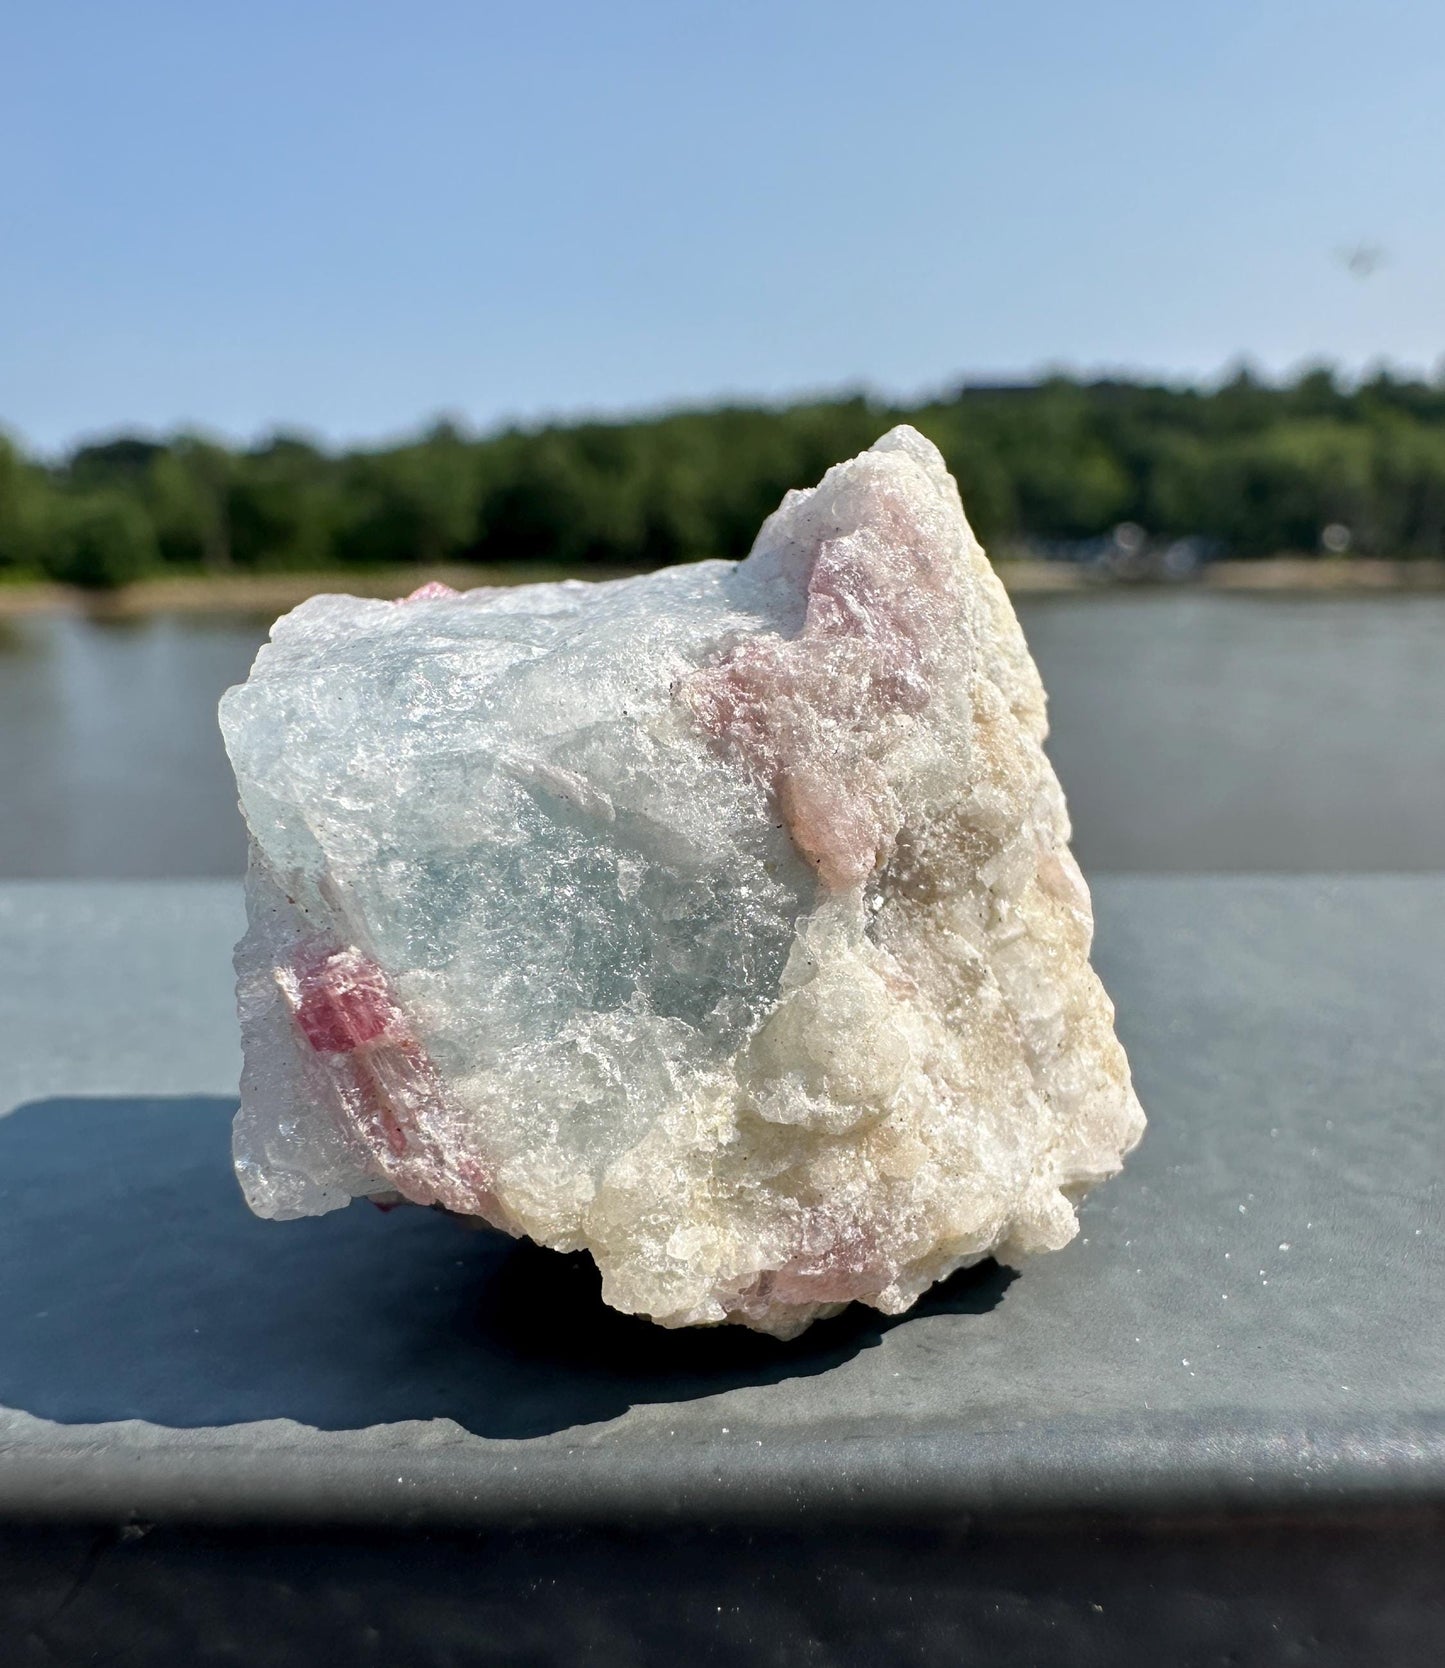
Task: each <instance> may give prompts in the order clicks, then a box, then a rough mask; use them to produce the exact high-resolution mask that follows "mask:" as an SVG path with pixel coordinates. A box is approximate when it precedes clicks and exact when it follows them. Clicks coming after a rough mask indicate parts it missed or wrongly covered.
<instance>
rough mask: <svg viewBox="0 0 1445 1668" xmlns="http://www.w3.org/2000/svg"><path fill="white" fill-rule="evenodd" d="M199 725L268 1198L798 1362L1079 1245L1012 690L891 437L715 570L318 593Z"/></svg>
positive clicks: (1077, 996)
mask: <svg viewBox="0 0 1445 1668" xmlns="http://www.w3.org/2000/svg"><path fill="white" fill-rule="evenodd" d="M222 723H223V728H224V731H225V736H226V743H227V746H228V748H229V750H230V754H231V758H232V760H233V761H234V764H235V767H236V775H237V778H238V780H239V783H240V790H241V803H242V808H243V810H244V812H245V816H246V820H247V823H248V824H249V826H250V831H251V842H252V843H251V865H250V875H249V881H248V901H249V910H250V930H249V932H248V933H247V935H246V937H245V939H244V940H243V941H242V943H241V945H240V947H239V949H238V951H237V970H238V975H239V997H240V1009H241V1018H242V1024H243V1029H244V1039H245V1055H246V1065H245V1076H244V1080H243V1084H242V1105H241V1111H240V1113H239V1115H238V1117H237V1120H236V1164H237V1169H238V1171H239V1174H240V1177H241V1181H242V1184H243V1186H244V1188H245V1191H246V1196H247V1198H248V1199H249V1201H250V1203H251V1205H252V1208H253V1209H255V1210H256V1211H258V1212H259V1213H260V1214H261V1215H263V1216H271V1217H294V1216H301V1215H307V1214H312V1213H317V1212H321V1211H327V1210H333V1209H335V1208H336V1207H337V1206H339V1205H343V1204H345V1203H346V1202H347V1201H348V1200H349V1199H351V1198H353V1197H358V1196H371V1197H373V1198H390V1199H394V1198H396V1197H397V1196H400V1197H401V1198H404V1199H409V1200H413V1201H415V1202H417V1203H419V1204H438V1205H441V1206H444V1207H445V1208H446V1209H447V1210H449V1211H454V1212H457V1213H459V1214H461V1215H463V1216H467V1217H474V1218H481V1219H484V1220H485V1221H487V1222H489V1223H491V1224H493V1225H494V1226H495V1227H497V1228H500V1229H502V1230H504V1231H505V1232H507V1233H510V1234H518V1235H522V1234H525V1235H529V1236H530V1237H531V1238H532V1239H534V1240H537V1241H539V1242H540V1243H542V1244H544V1245H550V1246H555V1247H558V1248H559V1249H569V1250H570V1249H576V1248H584V1249H586V1250H587V1251H589V1252H590V1253H591V1254H592V1256H593V1257H594V1258H595V1259H596V1261H597V1264H598V1266H599V1267H600V1269H601V1271H602V1289H603V1295H604V1297H605V1298H606V1300H607V1301H608V1302H609V1303H611V1304H613V1305H615V1306H616V1307H617V1308H620V1309H625V1310H629V1311H632V1312H635V1313H638V1314H643V1315H649V1316H651V1317H652V1318H653V1319H654V1320H656V1321H659V1322H661V1323H662V1324H664V1325H667V1326H685V1325H699V1324H707V1323H711V1322H718V1321H739V1322H742V1323H744V1324H746V1325H748V1326H752V1327H756V1328H759V1329H760V1330H763V1331H767V1332H773V1333H776V1334H779V1335H780V1336H790V1335H792V1334H794V1333H796V1332H798V1331H801V1330H802V1328H803V1327H805V1326H806V1325H807V1324H808V1323H809V1322H810V1321H811V1320H813V1319H814V1318H816V1317H817V1316H819V1315H823V1314H828V1313H831V1312H833V1311H835V1310H837V1309H839V1308H840V1307H842V1306H843V1305H844V1304H846V1303H848V1302H850V1301H853V1300H861V1301H862V1302H865V1303H870V1304H873V1305H874V1306H876V1307H877V1308H879V1309H882V1310H885V1311H887V1312H888V1313H897V1312H899V1311H901V1310H903V1309H905V1308H906V1307H907V1306H908V1305H909V1304H910V1303H912V1302H913V1301H914V1299H915V1298H917V1297H918V1295H919V1294H920V1293H921V1292H923V1291H924V1290H925V1289H926V1288H927V1287H928V1286H930V1285H931V1284H932V1283H933V1282H934V1281H936V1280H938V1279H941V1278H942V1277H943V1276H944V1275H946V1274H948V1273H950V1272H951V1271H952V1270H954V1269H956V1268H959V1267H960V1266H963V1265H966V1264H969V1263H973V1262H976V1261H978V1260H979V1259H980V1258H983V1257H985V1256H988V1255H990V1254H994V1255H997V1256H1000V1257H1004V1258H1007V1259H1010V1260H1012V1259H1016V1258H1018V1257H1021V1256H1024V1255H1027V1254H1030V1253H1033V1252H1037V1251H1045V1250H1051V1249H1054V1248H1056V1247H1058V1246H1061V1245H1063V1244H1065V1243H1066V1242H1067V1241H1068V1240H1069V1239H1071V1238H1072V1237H1073V1235H1074V1234H1075V1232H1076V1231H1077V1221H1076V1218H1075V1212H1074V1205H1075V1202H1076V1201H1077V1200H1078V1199H1079V1197H1080V1196H1081V1195H1082V1193H1083V1192H1084V1191H1085V1189H1087V1188H1088V1187H1090V1186H1092V1184H1093V1183H1095V1182H1097V1181H1099V1180H1101V1179H1102V1178H1104V1177H1106V1176H1108V1175H1110V1174H1112V1173H1113V1172H1114V1171H1116V1170H1117V1169H1118V1168H1119V1165H1120V1162H1121V1160H1122V1157H1123V1155H1124V1153H1126V1152H1127V1151H1128V1150H1129V1148H1130V1147H1132V1146H1133V1145H1134V1143H1135V1142H1136V1141H1137V1140H1138V1139H1139V1136H1140V1133H1141V1131H1142V1129H1143V1115H1142V1113H1141V1112H1140V1109H1139V1105H1138V1102H1137V1101H1136V1099H1135V1097H1134V1094H1133V1091H1132V1089H1131V1087H1130V1083H1129V1072H1128V1066H1127V1063H1126V1061H1125V1058H1124V1054H1123V1051H1122V1049H1121V1048H1120V1046H1119V1044H1118V1042H1117V1041H1116V1040H1115V1037H1114V1033H1113V1010H1112V1008H1111V1006H1110V1003H1109V1000H1108V997H1107V996H1106V995H1105V993H1104V991H1103V989H1102V988H1101V986H1100V984H1099V982H1098V980H1097V978H1096V977H1095V976H1094V974H1093V972H1092V971H1091V969H1090V967H1089V961H1088V955H1089V943H1090V935H1091V931H1092V917H1091V913H1090V905H1089V895H1088V892H1087V890H1086V888H1085V886H1084V882H1083V879H1082V878H1081V876H1080V874H1079V870H1078V868H1077V866H1076V864H1075V863H1074V860H1073V858H1072V856H1071V855H1070V853H1069V850H1068V845H1067V841H1068V835H1069V827H1068V820H1067V817H1066V814H1065V810H1064V803H1063V798H1062V795H1061V793H1060V790H1059V785H1058V782H1057V780H1056V779H1055V777H1054V774H1053V771H1052V770H1051V769H1050V767H1049V764H1048V761H1047V760H1046V758H1045V756H1044V753H1043V751H1042V747H1041V743H1042V741H1043V738H1044V734H1045V728H1046V726H1045V720H1044V693H1043V689H1042V688H1041V686H1040V683H1039V678H1038V674H1037V672H1036V671H1035V669H1034V665H1033V662H1032V661H1031V659H1030V658H1029V654H1028V651H1027V649H1026V647H1025V645H1024V640H1023V636H1022V634H1021V633H1020V630H1019V626H1018V623H1017V621H1016V620H1015V618H1014V615H1013V612H1012V610H1011V609H1010V607H1009V603H1008V600H1007V598H1006V596H1005V594H1004V591H1003V588H1002V586H1001V585H1000V584H999V581H998V579H997V578H996V577H995V575H994V573H993V571H992V569H991V568H990V567H989V565H988V562H987V561H986V559H985V558H984V555H983V553H982V551H981V550H980V548H979V546H978V544H977V542H976V540H975V539H974V537H973V535H972V533H971V532H970V530H969V527H968V523H967V522H966V520H965V519H964V514H963V509H962V506H961V504H960V502H959V497H958V491H957V488H956V487H955V485H954V483H953V480H952V478H951V477H950V476H949V475H948V473H947V471H946V470H945V468H944V465H943V460H942V459H941V457H940V456H939V454H938V453H937V451H935V449H934V448H933V446H932V445H930V444H929V442H928V441H927V440H925V439H924V438H923V437H922V436H921V435H919V434H917V433H916V432H915V431H914V430H912V429H909V428H899V429H895V430H893V431H892V433H890V434H887V435H885V436H884V437H883V439H881V440H880V441H879V442H878V444H877V445H876V446H874V447H873V448H872V450H871V451H868V452H865V453H864V454H863V455H862V456H861V457H858V458H855V459H854V460H853V461H852V462H851V463H845V464H842V465H840V466H839V467H837V468H835V469H832V470H830V471H829V472H828V474H827V475H826V476H825V477H824V479H823V481H822V483H821V484H820V485H819V486H817V487H815V488H813V489H812V490H811V491H807V492H793V493H789V495H788V497H787V498H786V499H785V501H784V503H783V505H782V508H781V509H779V510H778V512H777V513H776V514H775V515H773V516H772V517H771V518H770V519H769V520H768V522H767V523H766V524H765V526H764V527H763V529H762V532H761V534H760V535H759V537H758V541H757V544H756V546H755V548H754V550H753V552H752V554H751V555H750V556H749V557H748V559H747V560H746V561H745V562H741V563H730V562H703V563H699V564H696V565H692V566H686V567H677V568H669V569H665V570H663V571H662V572H659V573H652V574H648V575H645V576H643V577H641V578H635V579H624V580H615V581H612V582H609V583H604V584H583V583H578V582H573V581H569V582H567V583H562V584H551V585H528V586H519V587H516V588H511V589H484V590H476V591H470V592H468V593H466V594H465V595H460V596H458V595H455V594H453V593H451V592H449V591H447V590H446V588H445V587H439V586H427V587H425V588H424V589H423V590H422V591H419V592H417V593H416V595H415V596H414V597H412V598H409V599H408V600H407V602H406V603H404V604H400V605H398V604H393V603H385V602H374V601H360V600H357V599H356V598H352V597H341V596H328V597H316V598H313V599H312V600H311V601H310V602H307V603H305V604H303V605H302V606H301V607H300V608H298V609H296V611H295V612H294V613H292V614H290V615H288V616H287V617H286V618H285V619H283V620H281V621H280V622H279V623H278V625H277V626H276V629H275V631H274V633H273V636H272V641H271V642H270V644H269V645H268V646H267V647H265V648H263V649H262V650H261V653H260V655H259V657H258V658H257V661H256V665H255V669H254V671H253V672H252V674H251V678H250V681H249V682H248V683H246V684H244V685H243V686H241V687H239V688H236V689H233V690H231V691H230V692H229V693H228V694H227V696H226V697H225V700H224V702H223V705H222Z"/></svg>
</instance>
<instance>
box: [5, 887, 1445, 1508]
mask: <svg viewBox="0 0 1445 1668" xmlns="http://www.w3.org/2000/svg"><path fill="white" fill-rule="evenodd" d="M1097 905H1098V915H1099V927H1100V930H1099V944H1098V965H1099V967H1100V970H1101V972H1102V974H1103V977H1104V979H1105V981H1106V983H1107V985H1108V987H1109V988H1110V990H1111V991H1112V992H1113V994H1114V996H1115V999H1116V1001H1117V1004H1118V1010H1119V1026H1120V1033H1121V1035H1122V1037H1123V1039H1124V1041H1125V1043H1126V1045H1127V1047H1128V1048H1129V1051H1130V1055H1131V1058H1132V1060H1133V1062H1134V1066H1135V1073H1136V1079H1137V1082H1138V1086H1139V1091H1140V1095H1141V1098H1142V1100H1143V1102H1144V1104H1145V1106H1146V1107H1147V1108H1148V1110H1149V1113H1150V1117H1151V1124H1150V1130H1149V1133H1148V1135H1147V1137H1146V1139H1145V1142H1144V1145H1143V1146H1142V1147H1141V1149H1140V1150H1139V1152H1138V1154H1136V1156H1135V1158H1134V1159H1133V1160H1132V1161H1131V1165H1130V1167H1129V1169H1128V1170H1127V1171H1126V1173H1125V1174H1124V1175H1123V1176H1122V1177H1120V1178H1119V1179H1117V1180H1116V1181H1114V1182H1112V1183H1110V1184H1109V1186H1108V1187H1106V1188H1104V1189H1102V1190H1100V1191H1099V1192H1098V1193H1097V1194H1096V1195H1094V1196H1093V1197H1092V1198H1091V1199H1090V1200H1089V1202H1088V1204H1087V1206H1086V1207H1085V1212H1084V1224H1085V1225H1084V1231H1083V1237H1082V1239H1081V1240H1080V1241H1078V1242H1076V1243H1075V1244H1074V1245H1073V1246H1071V1247H1070V1248H1069V1249H1068V1250H1066V1251H1064V1252H1062V1253H1060V1254H1058V1255H1057V1256H1054V1257H1049V1258H1044V1259H1040V1260H1038V1261H1037V1262H1035V1263H1033V1264H1031V1265H1030V1266H1028V1267H1027V1269H1026V1270H1025V1272H1024V1273H1022V1274H1021V1275H1019V1276H1017V1277H1012V1276H1011V1275H1010V1274H1009V1273H1008V1272H1007V1271H1001V1270H985V1271H982V1272H978V1273H974V1274H972V1275H968V1276H964V1277H961V1278H960V1279H959V1280H958V1281H956V1282H954V1283H953V1284H951V1285H950V1286H948V1287H946V1288H944V1289H942V1290H941V1291H940V1292H938V1293H937V1294H935V1295H934V1296H933V1297H932V1298H931V1299H929V1300H927V1301H926V1302H925V1303H924V1304H923V1305H922V1307H921V1308H920V1309H919V1310H918V1311H915V1312H914V1313H913V1314H911V1315H909V1316H907V1317H904V1318H903V1319H901V1320H900V1321H897V1322H888V1321H884V1320H882V1319H880V1318H879V1317H877V1316H873V1315H871V1314H866V1313H865V1314H863V1315H857V1314H855V1313H853V1312H850V1313H849V1314H848V1315H845V1316H843V1317H841V1318H840V1319H838V1320H836V1321H832V1322H828V1323H825V1324H823V1325H820V1326H819V1327H817V1328H815V1329H814V1330H813V1331H811V1332H809V1333H808V1334H806V1335H805V1336H804V1337H803V1338H802V1339H799V1340H797V1341H795V1342H794V1343H792V1344H787V1345H780V1344H777V1343H775V1342H773V1341H771V1340H766V1339H754V1338H749V1337H746V1336H744V1335H740V1334H737V1333H732V1332H719V1333H704V1334H700V1335H698V1336H696V1337H693V1338H686V1337H679V1336H678V1335H671V1334H669V1335H663V1334H658V1333H656V1332H655V1331H654V1330H653V1329H651V1328H649V1327H647V1326H646V1324H645V1323H642V1322H637V1321H629V1320H627V1319H626V1318H624V1317H619V1316H614V1315H609V1314H608V1313H607V1312H605V1311H603V1310H602V1308H601V1306H600V1304H599V1303H598V1302H597V1300H596V1298H595V1294H594V1290H593V1285H592V1282H591V1280H590V1279H589V1277H588V1273H587V1270H586V1269H585V1268H584V1267H582V1266H581V1265H579V1264H576V1263H573V1262H568V1261H566V1260H564V1259H559V1258H555V1257H552V1256H550V1255H548V1254H544V1253H541V1252H537V1251H532V1250H529V1249H528V1248H526V1247H515V1246H512V1245H510V1244H508V1243H507V1242H503V1241H498V1240H495V1239H493V1238H491V1237H490V1236H472V1235H469V1234H467V1233H465V1232H464V1231H462V1230H461V1229H459V1228H457V1227H456V1226H455V1225H453V1224H452V1223H450V1222H448V1221H446V1220H444V1219H442V1218H440V1217H437V1216H435V1215H432V1214H429V1213H424V1212H419V1211H402V1212H396V1213H393V1214H391V1215H388V1216H383V1215H381V1214H380V1213H377V1212H375V1211H372V1210H370V1209H368V1208H365V1207H361V1206H354V1207H352V1209H350V1210H348V1211H345V1212H341V1213H338V1214H337V1215H334V1216H329V1217H325V1218H321V1219H315V1220H311V1221H306V1222H296V1223H288V1224H268V1223H264V1222H260V1221H257V1220H254V1219H253V1218H251V1217H250V1215H249V1214H248V1213H247V1211H246V1209H245V1207H244V1205H243V1204H242V1202H241V1200H240V1197H239V1193H238V1192H237V1191H236V1189H235V1186H234V1183H233V1181H232V1180H231V1178H230V1176H229V1174H228V1173H227V1170H226V1148H227V1128H226V1126H227V1120H228V1115H229V1111H230V1109H231V1106H232V1105H233V1102H232V1100H231V1099H230V1096H231V1093H232V1085H233V1082H234V1077H235V1072H236V1068H237V1050H236V1046H235V1039H234V1035H233V1030H232V1020H231V1009H230V992H229V968H228V956H229V948H230V942H231V939H232V938H233V936H234V935H235V933H236V932H237V931H238V929H239V925H240V908H239V897H238V895H237V893H236V892H235V891H234V890H233V889H232V888H231V887H229V886H227V885H222V884H209V883H197V884H189V885H181V886H168V885H143V884H136V885H96V884H76V885H34V886H10V887H7V888H3V889H0V1033H3V1036H4V1038H5V1046H4V1049H3V1051H0V1109H3V1110H4V1111H5V1112H6V1113H7V1114H8V1116H5V1117H3V1118H0V1269H3V1270H4V1277H3V1280H0V1337H3V1338H4V1340H5V1347H4V1349H3V1351H0V1403H3V1404H4V1406H5V1408H6V1409H7V1411H5V1412H3V1413H0V1499H3V1501H4V1502H5V1505H4V1511H5V1512H6V1513H8V1514H10V1515H11V1516H12V1517H25V1516H33V1515H37V1514H38V1515H45V1516H51V1517H59V1518H71V1519H74V1518H86V1517H94V1518H110V1519H113V1518H115V1517H116V1516H117V1515H120V1516H126V1515H129V1514H136V1515H139V1516H141V1517H144V1518H147V1519H159V1520H162V1521H164V1520H173V1521H181V1520H201V1521H212V1522H244V1521H257V1520H263V1521H268V1522H273V1523H275V1522H289V1523H293V1524H295V1525H298V1526H304V1525H305V1524H306V1523H307V1522H310V1521H317V1520H322V1519H325V1520H330V1521H345V1522H352V1523H357V1524H375V1525H387V1524H394V1523H398V1522H412V1523H431V1524H445V1523H451V1524H472V1523H475V1524H487V1523H491V1524H497V1525H515V1524H520V1523H526V1522H539V1521H551V1522H560V1523H568V1522H583V1521H587V1520H591V1521H594V1522H595V1521H608V1522H610V1521H621V1520H628V1519H632V1520H645V1519H656V1518H657V1517H659V1516H668V1515H681V1516H692V1517H702V1518H707V1519H709V1520H712V1521H716V1520H718V1519H720V1518H722V1517H725V1516H730V1515H742V1516H748V1517H752V1516H761V1517H763V1518H767V1519H770V1520H772V1521H774V1522H778V1521H782V1520H788V1521H792V1520H795V1519H796V1518H797V1517H798V1516H799V1514H804V1515H806V1514H809V1513H812V1514H817V1513H830V1512H835V1511H845V1512H849V1513H854V1512H856V1513H861V1514H863V1515H864V1516H869V1517H875V1518H886V1517H892V1516H904V1517H908V1518H910V1519H915V1520H920V1521H921V1520H924V1519H929V1518H934V1519H936V1518H939V1517H958V1516H961V1515H966V1514H968V1513H972V1512H976V1511H980V1510H989V1509H993V1510H1002V1511H1038V1510H1045V1511H1061V1510H1080V1509H1082V1510H1091V1509H1098V1508H1103V1507H1113V1508H1118V1509H1123V1510H1126V1511H1135V1512H1142V1511H1150V1510H1154V1509H1171V1510H1175V1511H1199V1510H1208V1509H1211V1508H1215V1507H1220V1506H1231V1505H1233V1506H1246V1507H1247V1506H1267V1507H1278V1506H1284V1507H1287V1508H1297V1507H1305V1506H1309V1505H1328V1506H1337V1505H1341V1504H1346V1505H1348V1504H1354V1505H1361V1504H1366V1503H1371V1502H1389V1503H1395V1504H1402V1503H1408V1502H1421V1501H1432V1500H1433V1501H1438V1500H1439V1499H1440V1498H1441V1496H1442V1494H1445V1314H1442V1310H1445V1298H1442V1292H1445V1281H1442V1274H1445V1268H1442V1262H1445V1258H1442V1236H1441V1217H1440V1172H1441V1159H1442V1156H1445V1122H1442V1108H1445V1034H1442V1014H1445V945H1442V940H1441V934H1440V930H1439V925H1440V922H1441V919H1442V915H1445V879H1442V878H1434V877H1352V878H1349V879H1342V880H1330V879H1310V878H1290V879H1261V880H1249V879H1239V878H1229V879H1223V878H1217V879H1208V880H1185V879H1172V878H1171V879H1165V878H1155V879H1146V880H1140V879H1118V880H1111V881H1107V882H1105V883H1103V884H1101V885H1099V886H1098V888H1097Z"/></svg>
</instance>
